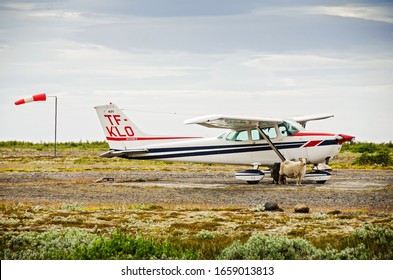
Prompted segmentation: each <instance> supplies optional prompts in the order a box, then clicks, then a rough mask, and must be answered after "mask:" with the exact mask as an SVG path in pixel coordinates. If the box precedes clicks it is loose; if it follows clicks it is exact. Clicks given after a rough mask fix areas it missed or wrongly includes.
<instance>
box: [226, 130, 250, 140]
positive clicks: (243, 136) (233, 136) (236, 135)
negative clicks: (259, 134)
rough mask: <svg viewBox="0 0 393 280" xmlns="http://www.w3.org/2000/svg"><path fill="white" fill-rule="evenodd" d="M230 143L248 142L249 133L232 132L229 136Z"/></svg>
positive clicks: (242, 131)
mask: <svg viewBox="0 0 393 280" xmlns="http://www.w3.org/2000/svg"><path fill="white" fill-rule="evenodd" d="M227 140H228V141H248V131H247V130H240V131H231V132H230V133H229V134H228V136H227Z"/></svg>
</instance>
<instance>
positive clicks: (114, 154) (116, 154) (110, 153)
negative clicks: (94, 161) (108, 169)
mask: <svg viewBox="0 0 393 280" xmlns="http://www.w3.org/2000/svg"><path fill="white" fill-rule="evenodd" d="M148 151H149V150H148V149H145V148H140V149H127V150H121V151H108V152H105V153H103V154H101V155H100V157H105V158H112V157H124V156H125V157H128V156H131V155H133V154H141V153H147V152H148Z"/></svg>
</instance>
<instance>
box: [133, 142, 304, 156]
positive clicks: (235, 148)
mask: <svg viewBox="0 0 393 280" xmlns="http://www.w3.org/2000/svg"><path fill="white" fill-rule="evenodd" d="M305 143H306V141H302V142H290V143H280V144H276V147H277V148H278V149H281V150H283V149H294V148H299V147H301V146H302V145H303V144H305ZM148 150H149V152H148V153H149V155H146V156H143V155H137V156H135V157H132V158H134V159H169V158H181V157H196V156H208V155H223V154H237V153H250V152H259V151H268V150H271V147H270V146H269V145H268V144H243V145H220V146H195V147H175V148H153V149H148ZM191 151H192V152H191ZM168 152H180V153H170V154H159V155H152V154H157V153H168Z"/></svg>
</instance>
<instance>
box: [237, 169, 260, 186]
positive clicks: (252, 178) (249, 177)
mask: <svg viewBox="0 0 393 280" xmlns="http://www.w3.org/2000/svg"><path fill="white" fill-rule="evenodd" d="M235 177H236V179H238V180H243V181H246V182H247V183H248V184H252V185H255V184H258V183H259V181H261V180H262V179H263V177H265V173H263V172H262V171H261V170H258V169H248V170H244V171H240V172H237V173H236V175H235Z"/></svg>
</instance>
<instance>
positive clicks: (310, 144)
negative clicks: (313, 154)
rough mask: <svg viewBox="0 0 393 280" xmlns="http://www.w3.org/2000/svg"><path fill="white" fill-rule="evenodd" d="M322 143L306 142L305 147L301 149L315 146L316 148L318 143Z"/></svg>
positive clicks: (318, 141)
mask: <svg viewBox="0 0 393 280" xmlns="http://www.w3.org/2000/svg"><path fill="white" fill-rule="evenodd" d="M321 142H322V140H313V141H310V142H308V143H307V144H306V145H304V146H303V147H304V148H308V147H315V146H317V145H318V144H319V143H321Z"/></svg>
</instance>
